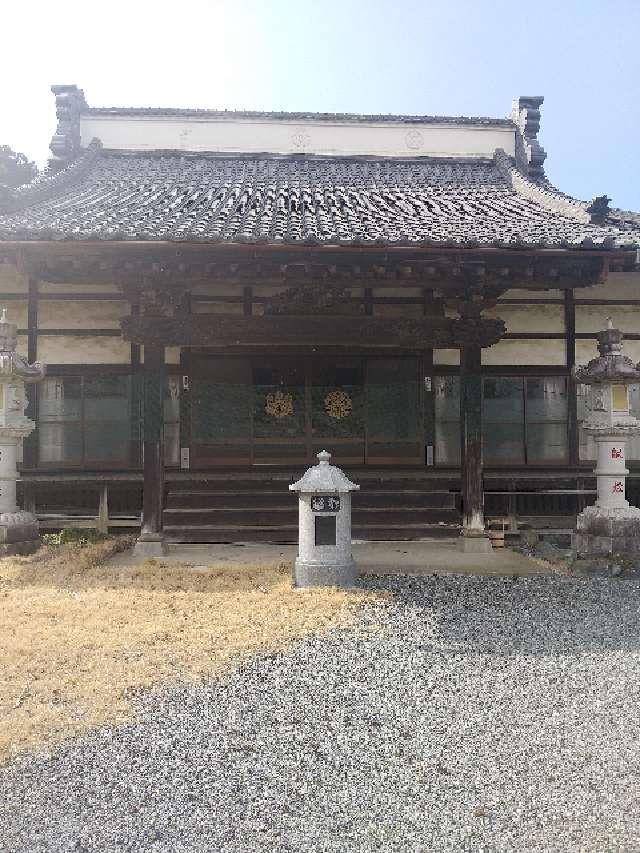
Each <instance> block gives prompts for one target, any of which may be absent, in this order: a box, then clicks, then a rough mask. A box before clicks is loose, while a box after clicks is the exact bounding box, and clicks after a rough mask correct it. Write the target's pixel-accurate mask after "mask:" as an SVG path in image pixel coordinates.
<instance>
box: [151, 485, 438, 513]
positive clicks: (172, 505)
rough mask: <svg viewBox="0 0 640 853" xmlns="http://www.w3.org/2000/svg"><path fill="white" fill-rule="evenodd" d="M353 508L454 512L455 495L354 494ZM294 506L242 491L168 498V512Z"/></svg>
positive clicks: (278, 495)
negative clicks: (427, 508)
mask: <svg viewBox="0 0 640 853" xmlns="http://www.w3.org/2000/svg"><path fill="white" fill-rule="evenodd" d="M352 505H353V507H354V509H355V508H361V509H362V508H369V507H371V508H373V507H385V508H386V507H393V506H398V507H404V506H407V507H409V506H412V507H436V508H439V509H454V508H455V495H453V494H452V493H451V492H421V491H418V490H415V489H407V490H405V491H389V492H383V491H378V492H371V493H367V492H356V493H355V494H354V495H353V496H352ZM277 506H292V507H296V506H297V496H296V495H294V494H293V493H292V492H285V491H263V492H254V493H251V494H249V493H247V492H243V491H239V492H236V491H219V490H218V491H213V490H201V491H194V490H186V489H185V490H184V491H174V490H173V489H171V490H170V491H169V492H168V494H167V499H166V507H167V509H181V508H184V509H202V508H209V507H211V508H221V509H235V508H238V509H246V508H248V507H253V508H255V507H265V508H271V507H277Z"/></svg>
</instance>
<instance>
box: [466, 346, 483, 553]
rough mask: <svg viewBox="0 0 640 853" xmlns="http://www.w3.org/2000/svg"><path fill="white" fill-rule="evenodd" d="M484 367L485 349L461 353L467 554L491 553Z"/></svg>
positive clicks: (474, 347) (471, 348)
mask: <svg viewBox="0 0 640 853" xmlns="http://www.w3.org/2000/svg"><path fill="white" fill-rule="evenodd" d="M481 363H482V349H481V347H479V346H477V345H471V346H467V347H464V348H463V349H461V350H460V433H461V442H462V447H461V451H462V452H461V463H462V467H461V472H460V476H461V491H462V535H463V547H464V550H465V551H467V550H468V551H477V552H484V553H488V552H489V551H490V550H491V543H490V541H489V538H488V537H487V535H486V533H485V529H484V485H483V478H482V370H481Z"/></svg>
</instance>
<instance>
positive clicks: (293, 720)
mask: <svg viewBox="0 0 640 853" xmlns="http://www.w3.org/2000/svg"><path fill="white" fill-rule="evenodd" d="M364 584H365V585H366V586H367V587H369V588H379V589H390V590H392V591H393V592H395V593H396V594H397V595H396V599H395V600H394V601H393V602H391V603H379V604H378V603H376V604H368V605H366V606H365V607H364V608H363V609H362V611H361V613H360V616H359V618H358V622H357V624H356V626H355V627H353V628H348V629H339V630H334V631H333V632H331V633H330V634H329V635H326V636H324V637H309V638H307V639H305V640H302V641H299V642H297V643H295V645H294V646H292V647H291V648H290V649H289V650H288V651H287V652H285V653H283V654H277V655H271V656H262V657H259V658H255V659H253V660H252V661H250V662H248V663H247V664H245V665H244V666H243V667H242V668H241V669H240V670H239V671H238V672H237V673H235V674H233V675H232V676H229V677H228V678H226V679H225V680H223V681H219V682H215V683H213V682H212V683H208V684H205V685H197V686H191V687H188V688H183V689H180V690H176V691H171V692H164V693H155V694H152V695H147V696H146V697H142V698H141V699H140V700H139V701H140V702H141V716H140V719H139V721H138V722H137V723H136V724H135V725H132V726H128V727H125V728H103V729H100V730H98V731H96V732H94V733H92V734H90V735H87V736H85V737H83V738H81V739H78V740H75V741H72V742H68V743H66V744H65V745H63V746H61V747H59V748H57V749H56V750H55V752H53V753H51V754H50V755H45V756H42V755H41V756H38V757H35V756H34V757H31V758H26V759H23V760H21V761H20V762H16V763H14V764H13V765H11V766H10V767H9V768H7V769H5V770H4V771H3V772H2V774H0V793H1V794H2V798H1V805H0V824H1V825H3V827H4V831H3V832H2V833H1V834H0V849H1V850H2V851H11V853H22V851H25V853H26V852H27V851H28V853H37V851H101V853H108V852H109V851H137V853H142V851H144V853H146V851H154V853H156V852H157V853H160V851H162V853H187V851H189V853H195V851H207V853H227V852H228V853H231V851H233V853H236V851H243V853H248V851H296V853H299V852H300V851H332V853H333V851H341V853H342V851H351V850H353V851H374V850H377V851H408V852H409V853H416V851H425V853H426V852H427V851H429V853H431V852H432V851H467V850H468V851H474V853H476V851H478V852H479V851H527V853H529V851H545V853H546V851H562V853H572V852H573V851H580V853H585V851H616V852H618V851H638V850H640V747H639V744H640V711H639V709H640V654H639V649H640V582H638V581H620V580H611V579H608V580H607V579H596V580H590V581H584V580H573V579H569V578H561V577H552V576H546V577H532V578H525V579H522V578H521V579H518V580H512V579H496V578H470V577H460V576H444V577H442V576H441V577H440V578H435V577H428V578H407V577H397V576H395V577H386V578H367V579H366V580H365V581H364Z"/></svg>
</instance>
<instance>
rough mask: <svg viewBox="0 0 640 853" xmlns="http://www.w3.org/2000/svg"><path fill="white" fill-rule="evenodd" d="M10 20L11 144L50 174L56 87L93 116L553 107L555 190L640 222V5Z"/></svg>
mask: <svg viewBox="0 0 640 853" xmlns="http://www.w3.org/2000/svg"><path fill="white" fill-rule="evenodd" d="M0 22H2V30H3V36H4V37H3V51H2V55H0V72H1V75H2V76H1V77H0V79H1V80H2V84H3V85H2V106H1V108H0V144H1V143H7V144H10V145H12V146H13V147H14V148H18V149H20V150H22V151H24V152H25V153H26V154H28V155H29V156H30V157H32V158H35V159H37V160H38V161H39V162H40V163H42V162H43V161H44V160H45V159H46V157H47V146H48V143H49V139H50V137H51V134H52V132H53V129H54V127H55V120H54V104H53V96H52V95H51V94H50V93H49V86H50V85H51V84H52V83H77V84H78V85H79V86H80V87H81V88H84V90H85V94H86V97H87V100H88V102H89V103H90V104H91V105H93V106H177V107H180V106H182V107H209V108H224V107H226V108H230V109H233V108H235V109H264V110H317V111H337V112H341V111H345V112H364V113H427V114H444V115H489V116H505V115H507V114H508V112H509V109H510V104H511V100H512V99H513V98H514V97H517V96H518V95H538V94H540V95H544V96H545V103H544V105H543V112H542V128H541V133H540V140H541V142H542V144H543V145H544V147H545V148H546V149H547V152H548V155H549V156H548V159H547V173H548V175H549V177H550V179H551V180H552V181H553V182H554V183H556V184H557V185H558V186H559V187H560V188H561V189H562V190H564V191H565V192H567V193H570V194H571V195H574V196H576V197H577V198H582V199H588V198H591V197H593V196H594V195H600V194H605V193H606V194H607V195H609V196H610V197H611V198H612V199H613V202H614V204H615V205H616V206H618V207H622V208H627V209H634V210H640V175H639V170H638V160H639V153H640V96H639V89H640V86H639V84H640V0H617V2H615V3H613V2H610V0H597V2H596V0H553V2H551V0H538V2H535V3H526V2H513V0H511V2H507V0H495V1H494V2H490V1H489V0H475V2H474V0H449V2H432V0H423V2H418V0H397V2H395V3H393V2H388V0H368V2H365V0H325V2H309V0H298V2H293V0H262V2H259V0H236V1H235V2H227V0H209V2H201V0H183V2H181V3H176V2H175V0H172V2H164V0H157V1H156V2H148V0H128V2H125V0H111V2H105V3H100V4H97V3H93V2H90V0H82V2H80V0H58V2H55V3H49V4H46V6H45V5H44V4H41V3H40V2H34V0H26V2H23V3H11V4H3V7H2V10H1V11H0Z"/></svg>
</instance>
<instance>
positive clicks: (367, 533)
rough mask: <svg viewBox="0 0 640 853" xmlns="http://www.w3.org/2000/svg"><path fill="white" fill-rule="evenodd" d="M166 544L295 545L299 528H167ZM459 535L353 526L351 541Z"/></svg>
mask: <svg viewBox="0 0 640 853" xmlns="http://www.w3.org/2000/svg"><path fill="white" fill-rule="evenodd" d="M164 533H165V536H166V537H167V541H169V542H199V543H206V542H220V543H223V542H273V543H277V544H283V545H284V544H293V543H296V542H297V541H298V526H297V524H295V525H280V526H272V525H268V526H265V525H263V526H260V525H253V526H246V527H244V526H243V527H240V526H224V525H213V524H209V525H199V526H193V527H192V526H188V527H182V526H177V525H167V526H165V528H164ZM459 535H460V528H459V526H458V525H454V524H412V525H407V524H398V525H393V524H370V525H366V526H359V525H358V526H354V527H353V530H352V537H353V539H360V540H368V541H372V540H373V541H384V540H415V539H433V538H438V539H451V538H455V537H457V536H459Z"/></svg>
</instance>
